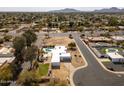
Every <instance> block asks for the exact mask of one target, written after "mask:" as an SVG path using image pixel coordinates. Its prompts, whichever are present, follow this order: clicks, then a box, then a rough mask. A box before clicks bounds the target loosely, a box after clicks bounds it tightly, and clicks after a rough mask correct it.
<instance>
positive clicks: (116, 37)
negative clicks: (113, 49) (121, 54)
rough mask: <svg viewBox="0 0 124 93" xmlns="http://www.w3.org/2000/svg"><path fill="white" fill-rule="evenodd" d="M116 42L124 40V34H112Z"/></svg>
mask: <svg viewBox="0 0 124 93" xmlns="http://www.w3.org/2000/svg"><path fill="white" fill-rule="evenodd" d="M111 38H112V39H113V41H114V42H123V41H124V36H112V37H111Z"/></svg>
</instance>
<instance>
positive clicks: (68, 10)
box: [49, 8, 81, 13]
mask: <svg viewBox="0 0 124 93" xmlns="http://www.w3.org/2000/svg"><path fill="white" fill-rule="evenodd" d="M49 12H54V13H60V12H62V13H70V12H81V11H80V10H76V9H72V8H65V9H60V10H53V11H49Z"/></svg>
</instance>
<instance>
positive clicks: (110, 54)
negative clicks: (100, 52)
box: [107, 53, 124, 59]
mask: <svg viewBox="0 0 124 93" xmlns="http://www.w3.org/2000/svg"><path fill="white" fill-rule="evenodd" d="M107 55H108V56H109V57H110V58H113V59H116V58H123V59H124V57H123V56H122V55H120V54H118V53H107Z"/></svg>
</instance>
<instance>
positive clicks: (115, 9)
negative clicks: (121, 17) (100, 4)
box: [93, 7, 124, 13]
mask: <svg viewBox="0 0 124 93" xmlns="http://www.w3.org/2000/svg"><path fill="white" fill-rule="evenodd" d="M93 12H98V13H118V12H124V9H119V8H117V7H111V8H108V9H107V8H104V9H101V10H94V11H93Z"/></svg>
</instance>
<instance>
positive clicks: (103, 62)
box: [102, 61, 111, 63]
mask: <svg viewBox="0 0 124 93" xmlns="http://www.w3.org/2000/svg"><path fill="white" fill-rule="evenodd" d="M102 62H103V63H110V62H111V61H102Z"/></svg>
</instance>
